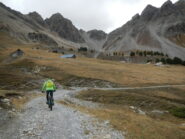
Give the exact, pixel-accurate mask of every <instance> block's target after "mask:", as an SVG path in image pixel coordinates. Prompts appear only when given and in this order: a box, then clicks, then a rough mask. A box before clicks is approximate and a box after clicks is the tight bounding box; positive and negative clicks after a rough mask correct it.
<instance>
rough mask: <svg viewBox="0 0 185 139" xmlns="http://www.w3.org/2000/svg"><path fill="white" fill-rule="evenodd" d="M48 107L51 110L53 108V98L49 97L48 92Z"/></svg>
mask: <svg viewBox="0 0 185 139" xmlns="http://www.w3.org/2000/svg"><path fill="white" fill-rule="evenodd" d="M48 108H50V110H51V111H52V109H53V98H52V97H51V95H50V94H49V96H48Z"/></svg>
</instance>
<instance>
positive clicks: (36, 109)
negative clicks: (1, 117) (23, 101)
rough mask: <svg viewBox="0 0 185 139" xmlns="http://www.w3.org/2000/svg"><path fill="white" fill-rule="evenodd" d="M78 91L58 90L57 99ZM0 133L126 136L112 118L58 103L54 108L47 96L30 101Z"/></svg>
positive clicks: (25, 137) (22, 138)
mask: <svg viewBox="0 0 185 139" xmlns="http://www.w3.org/2000/svg"><path fill="white" fill-rule="evenodd" d="M77 91H79V90H73V91H70V90H59V91H57V92H55V95H54V98H55V101H57V100H62V99H65V98H66V96H67V97H70V93H72V94H74V93H75V92H77ZM0 135H1V137H0V138H1V139H9V138H11V139H51V138H52V139H124V137H123V135H122V133H121V132H119V131H116V130H114V129H112V128H111V127H110V125H109V122H108V121H104V122H100V121H98V120H97V119H95V118H93V117H90V116H89V115H86V114H83V113H81V112H79V111H76V110H74V109H72V108H69V107H66V106H64V105H61V104H57V103H55V106H54V108H53V111H50V110H49V109H48V107H47V105H46V104H45V97H38V98H36V99H33V100H32V101H30V102H29V103H28V104H27V105H26V107H25V111H24V112H23V113H21V114H20V115H19V118H17V119H14V120H12V121H10V123H9V124H6V125H4V126H2V127H1V128H0Z"/></svg>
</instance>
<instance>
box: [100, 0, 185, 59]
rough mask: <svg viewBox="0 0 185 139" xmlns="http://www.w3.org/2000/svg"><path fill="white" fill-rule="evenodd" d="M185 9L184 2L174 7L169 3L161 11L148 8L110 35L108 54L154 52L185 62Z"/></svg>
mask: <svg viewBox="0 0 185 139" xmlns="http://www.w3.org/2000/svg"><path fill="white" fill-rule="evenodd" d="M184 9H185V1H184V0H179V1H178V2H177V3H174V4H173V3H172V2H171V1H169V0H168V1H167V2H165V3H164V4H163V5H162V6H161V7H160V8H156V7H153V6H152V5H148V6H147V7H146V8H145V9H144V10H143V12H142V13H141V15H139V14H136V15H135V16H134V17H133V18H132V20H130V21H128V22H127V23H126V24H125V25H123V26H122V27H120V28H118V29H116V30H114V31H112V32H111V33H110V34H109V35H108V39H107V41H106V42H105V44H104V45H103V49H104V51H105V52H107V51H109V52H114V51H131V50H147V51H150V50H152V51H159V52H163V53H167V54H168V55H169V56H170V57H175V56H177V57H179V58H182V59H183V60H185V48H184V44H185V39H184V36H185V26H184V25H185V22H184V21H185V17H184Z"/></svg>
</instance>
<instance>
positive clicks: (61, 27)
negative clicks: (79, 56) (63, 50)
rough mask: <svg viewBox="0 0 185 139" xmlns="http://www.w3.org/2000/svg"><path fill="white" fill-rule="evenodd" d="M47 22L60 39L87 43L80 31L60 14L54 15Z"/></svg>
mask: <svg viewBox="0 0 185 139" xmlns="http://www.w3.org/2000/svg"><path fill="white" fill-rule="evenodd" d="M45 21H46V23H47V24H48V26H49V28H50V30H51V31H54V32H57V33H58V35H59V36H60V37H62V38H64V39H67V40H70V41H73V42H77V43H83V42H85V41H84V39H83V38H82V36H81V35H80V32H79V30H78V29H77V28H76V27H75V26H74V25H73V24H72V22H71V21H70V20H68V19H66V18H64V17H63V16H62V15H61V14H60V13H56V14H54V15H52V16H51V17H50V18H48V19H46V20H45Z"/></svg>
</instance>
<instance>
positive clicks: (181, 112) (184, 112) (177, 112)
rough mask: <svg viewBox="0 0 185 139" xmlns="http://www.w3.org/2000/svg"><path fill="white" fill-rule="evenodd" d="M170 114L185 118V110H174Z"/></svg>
mask: <svg viewBox="0 0 185 139" xmlns="http://www.w3.org/2000/svg"><path fill="white" fill-rule="evenodd" d="M170 113H171V114H172V115H174V116H176V117H179V118H185V108H173V109H171V110H170Z"/></svg>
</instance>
